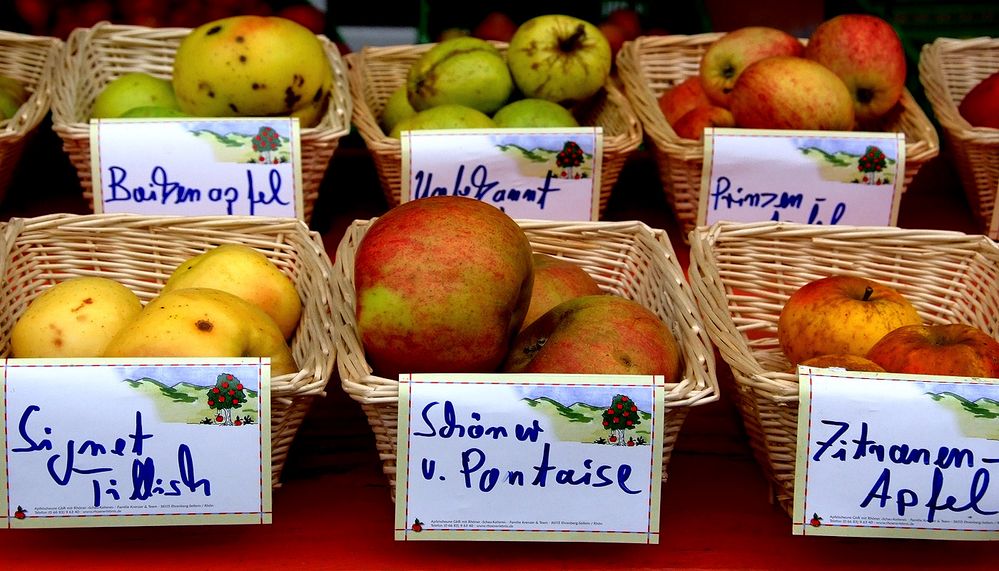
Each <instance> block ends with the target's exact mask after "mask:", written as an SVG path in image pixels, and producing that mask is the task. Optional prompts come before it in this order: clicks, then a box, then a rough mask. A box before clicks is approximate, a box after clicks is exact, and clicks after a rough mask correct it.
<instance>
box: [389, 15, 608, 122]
mask: <svg viewBox="0 0 999 571" xmlns="http://www.w3.org/2000/svg"><path fill="white" fill-rule="evenodd" d="M611 63H612V57H611V49H610V45H609V44H608V43H607V39H606V38H605V37H604V35H603V33H602V32H601V31H600V30H599V29H598V28H597V27H596V26H594V25H593V24H591V23H589V22H587V21H585V20H581V19H579V18H576V17H574V16H567V15H562V14H546V15H543V16H537V17H534V18H531V19H530V20H528V21H526V22H524V23H523V24H521V25H520V26H519V27H517V29H516V31H515V32H514V34H513V37H512V38H511V39H510V44H509V46H508V48H507V51H506V54H504V53H503V52H501V51H500V50H499V49H497V48H496V46H494V45H493V44H491V43H490V42H488V41H486V40H483V39H480V38H476V37H473V36H460V37H454V38H450V39H447V40H444V41H442V42H439V43H437V44H435V45H434V46H433V47H431V48H430V49H429V50H427V51H426V52H424V53H423V54H422V55H421V56H420V58H419V59H418V60H417V61H415V62H414V63H413V65H412V66H411V67H410V69H409V70H408V73H407V76H406V83H405V84H404V85H402V86H400V87H399V88H398V89H397V90H396V91H395V92H393V93H392V95H391V96H390V97H389V99H388V101H387V102H386V105H385V107H384V108H383V110H382V112H381V115H380V118H379V119H380V124H381V127H382V129H384V130H385V132H386V133H388V134H389V136H390V137H394V138H398V137H399V134H400V133H401V132H402V131H405V130H418V129H462V128H466V129H474V128H512V127H526V128H545V127H576V126H578V122H577V120H576V118H575V117H574V116H573V114H572V113H571V112H570V110H569V107H571V106H572V105H573V104H575V103H579V102H582V101H585V100H587V99H589V98H590V97H592V96H593V95H595V94H596V93H597V92H598V91H600V89H601V88H602V87H603V85H604V82H605V81H606V80H607V76H608V75H609V74H610V69H611Z"/></svg>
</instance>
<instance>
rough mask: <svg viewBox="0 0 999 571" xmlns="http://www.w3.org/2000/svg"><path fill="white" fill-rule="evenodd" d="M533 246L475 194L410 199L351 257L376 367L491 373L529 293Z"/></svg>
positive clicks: (360, 316) (380, 370)
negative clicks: (475, 196) (464, 196)
mask: <svg viewBox="0 0 999 571" xmlns="http://www.w3.org/2000/svg"><path fill="white" fill-rule="evenodd" d="M531 253H532V252H531V243H530V242H529V241H528V239H527V236H526V235H525V234H524V231H523V230H521V228H520V226H518V225H517V223H516V222H514V221H513V219H511V218H510V217H509V216H508V215H507V214H505V213H504V212H503V211H501V210H500V209H499V208H496V207H494V206H491V205H489V204H486V203H484V202H480V201H478V200H475V199H472V198H463V197H458V196H436V197H430V198H421V199H419V200H414V201H411V202H404V203H402V204H401V205H399V206H396V207H395V208H392V209H391V210H389V211H388V212H387V213H386V214H385V215H383V216H382V217H380V218H379V219H378V220H376V221H375V222H374V223H373V224H372V225H371V226H370V228H369V229H368V231H367V233H366V234H365V236H364V238H363V239H362V240H361V243H360V244H359V246H358V248H357V252H356V254H355V259H354V288H355V291H356V305H355V310H356V315H357V328H358V331H359V334H360V338H361V342H362V344H363V347H364V352H365V355H366V357H367V359H368V362H369V363H370V364H371V365H372V366H373V367H374V370H375V373H376V374H379V375H382V376H387V377H389V378H393V377H395V376H397V375H398V374H399V373H423V372H440V373H446V372H492V371H494V370H495V369H496V367H497V366H498V365H499V364H500V363H501V362H502V361H503V358H504V357H505V356H506V352H507V348H508V347H509V344H510V341H511V340H512V339H513V336H514V335H516V334H517V332H518V331H519V330H520V325H521V323H522V322H523V320H524V314H525V313H526V312H527V305H528V303H529V302H530V299H531V283H532V277H533V269H532V262H531Z"/></svg>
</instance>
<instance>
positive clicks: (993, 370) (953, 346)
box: [867, 323, 999, 379]
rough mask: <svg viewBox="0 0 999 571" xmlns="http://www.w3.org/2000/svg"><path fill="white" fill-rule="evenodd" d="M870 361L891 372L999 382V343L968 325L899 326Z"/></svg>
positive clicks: (875, 348)
mask: <svg viewBox="0 0 999 571" xmlns="http://www.w3.org/2000/svg"><path fill="white" fill-rule="evenodd" d="M867 358H868V359H870V360H871V361H874V362H875V363H878V364H879V365H881V366H882V367H884V369H885V370H886V371H888V372H890V373H910V374H913V375H944V376H954V377H981V378H988V379H999V341H996V339H995V338H993V337H992V336H991V335H989V334H988V333H986V332H985V331H983V330H982V329H980V328H978V327H975V326H974V325H969V324H966V323H948V324H934V325H924V324H920V325H907V326H905V327H899V328H898V329H895V330H894V331H891V332H889V333H888V334H886V335H885V336H884V337H882V338H881V339H880V340H879V341H878V342H877V343H876V344H875V345H874V346H873V347H871V350H870V351H869V352H868V353H867Z"/></svg>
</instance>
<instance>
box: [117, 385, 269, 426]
mask: <svg viewBox="0 0 999 571" xmlns="http://www.w3.org/2000/svg"><path fill="white" fill-rule="evenodd" d="M124 382H125V383H128V385H129V386H130V387H132V388H133V389H135V390H136V391H139V392H141V393H143V394H145V395H148V396H149V397H150V400H152V401H153V402H154V403H155V405H156V412H157V413H158V414H159V416H160V419H161V420H162V421H163V422H179V423H186V424H199V423H200V422H201V421H202V420H204V419H205V418H207V417H214V416H215V414H216V413H215V412H214V411H213V410H212V409H211V408H210V407H209V406H208V404H207V402H206V399H205V393H206V392H207V391H208V389H209V388H210V387H211V386H213V385H214V382H213V383H211V384H207V385H195V384H193V383H188V382H181V383H176V384H174V385H172V386H167V385H165V384H163V383H161V382H160V381H157V380H156V379H151V378H149V377H143V378H141V379H138V380H134V379H125V380H124ZM245 390H246V394H247V402H246V403H245V404H243V406H241V407H240V408H238V409H236V410H235V411H234V414H238V415H239V416H241V417H242V416H247V415H248V416H250V417H251V418H253V419H254V420H256V419H257V418H258V414H257V413H258V410H257V392H256V391H253V390H250V389H245Z"/></svg>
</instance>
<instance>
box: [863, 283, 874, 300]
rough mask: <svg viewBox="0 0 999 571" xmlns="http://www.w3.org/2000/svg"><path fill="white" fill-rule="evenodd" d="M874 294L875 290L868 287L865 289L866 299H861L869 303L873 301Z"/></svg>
mask: <svg viewBox="0 0 999 571" xmlns="http://www.w3.org/2000/svg"><path fill="white" fill-rule="evenodd" d="M873 294H874V288H872V287H871V286H867V287H866V288H864V297H862V298H861V299H862V300H863V301H869V300H870V299H871V295H873Z"/></svg>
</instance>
